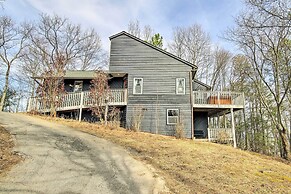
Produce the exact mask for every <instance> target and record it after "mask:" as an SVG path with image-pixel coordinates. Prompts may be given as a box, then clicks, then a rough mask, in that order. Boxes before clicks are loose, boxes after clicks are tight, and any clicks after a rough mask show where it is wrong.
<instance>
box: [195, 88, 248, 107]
mask: <svg viewBox="0 0 291 194" xmlns="http://www.w3.org/2000/svg"><path fill="white" fill-rule="evenodd" d="M193 106H194V107H213V108H214V107H218V108H219V107H238V108H243V107H244V94H243V93H240V92H220V91H193Z"/></svg>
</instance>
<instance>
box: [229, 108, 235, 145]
mask: <svg viewBox="0 0 291 194" xmlns="http://www.w3.org/2000/svg"><path fill="white" fill-rule="evenodd" d="M230 113H231V130H232V140H233V147H234V148H236V138H235V128H234V115H233V108H231V109H230Z"/></svg>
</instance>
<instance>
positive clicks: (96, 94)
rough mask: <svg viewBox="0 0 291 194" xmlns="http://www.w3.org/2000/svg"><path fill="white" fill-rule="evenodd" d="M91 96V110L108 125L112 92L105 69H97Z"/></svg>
mask: <svg viewBox="0 0 291 194" xmlns="http://www.w3.org/2000/svg"><path fill="white" fill-rule="evenodd" d="M90 98H91V101H92V105H91V107H90V110H91V111H92V113H93V114H94V115H96V116H97V117H98V118H99V119H100V121H101V122H104V123H105V125H107V117H108V111H109V110H108V108H109V107H108V103H109V101H110V99H111V98H112V94H111V91H110V88H109V85H108V76H107V74H106V73H104V72H103V71H100V70H99V71H96V73H95V75H94V79H93V80H92V81H91V86H90Z"/></svg>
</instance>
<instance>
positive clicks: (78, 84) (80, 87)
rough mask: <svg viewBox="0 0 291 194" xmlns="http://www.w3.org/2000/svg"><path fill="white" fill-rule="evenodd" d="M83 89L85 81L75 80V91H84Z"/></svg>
mask: <svg viewBox="0 0 291 194" xmlns="http://www.w3.org/2000/svg"><path fill="white" fill-rule="evenodd" d="M82 90H83V81H75V83H74V92H82Z"/></svg>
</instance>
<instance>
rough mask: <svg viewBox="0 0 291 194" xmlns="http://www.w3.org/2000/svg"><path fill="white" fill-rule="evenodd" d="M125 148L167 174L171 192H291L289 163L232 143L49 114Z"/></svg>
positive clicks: (63, 122)
mask: <svg viewBox="0 0 291 194" xmlns="http://www.w3.org/2000/svg"><path fill="white" fill-rule="evenodd" d="M49 120H52V121H53V122H58V123H62V124H65V125H67V126H71V127H74V128H78V129H80V130H82V131H85V132H88V133H91V134H93V135H96V136H98V137H102V138H104V139H108V140H110V141H112V142H114V143H116V144H119V145H121V146H123V147H125V148H127V149H128V150H129V151H130V153H131V154H132V155H133V156H134V157H135V158H137V159H139V160H142V161H144V162H146V163H148V164H150V165H152V166H153V167H154V168H155V169H156V170H157V171H158V173H159V175H160V176H162V177H164V179H165V180H166V182H167V186H168V187H169V189H170V191H171V193H290V191H291V165H290V163H288V162H285V163H284V162H282V161H277V160H275V159H274V158H271V157H267V156H263V155H259V154H255V153H250V152H246V151H242V150H238V149H234V148H232V147H230V146H226V145H219V144H214V143H208V142H196V141H192V140H187V139H176V138H174V137H166V136H161V135H154V134H148V133H142V132H137V133H136V132H130V131H126V130H124V129H115V130H110V129H104V127H102V126H99V125H96V124H89V123H84V122H81V123H79V122H76V121H69V120H64V119H49Z"/></svg>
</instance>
